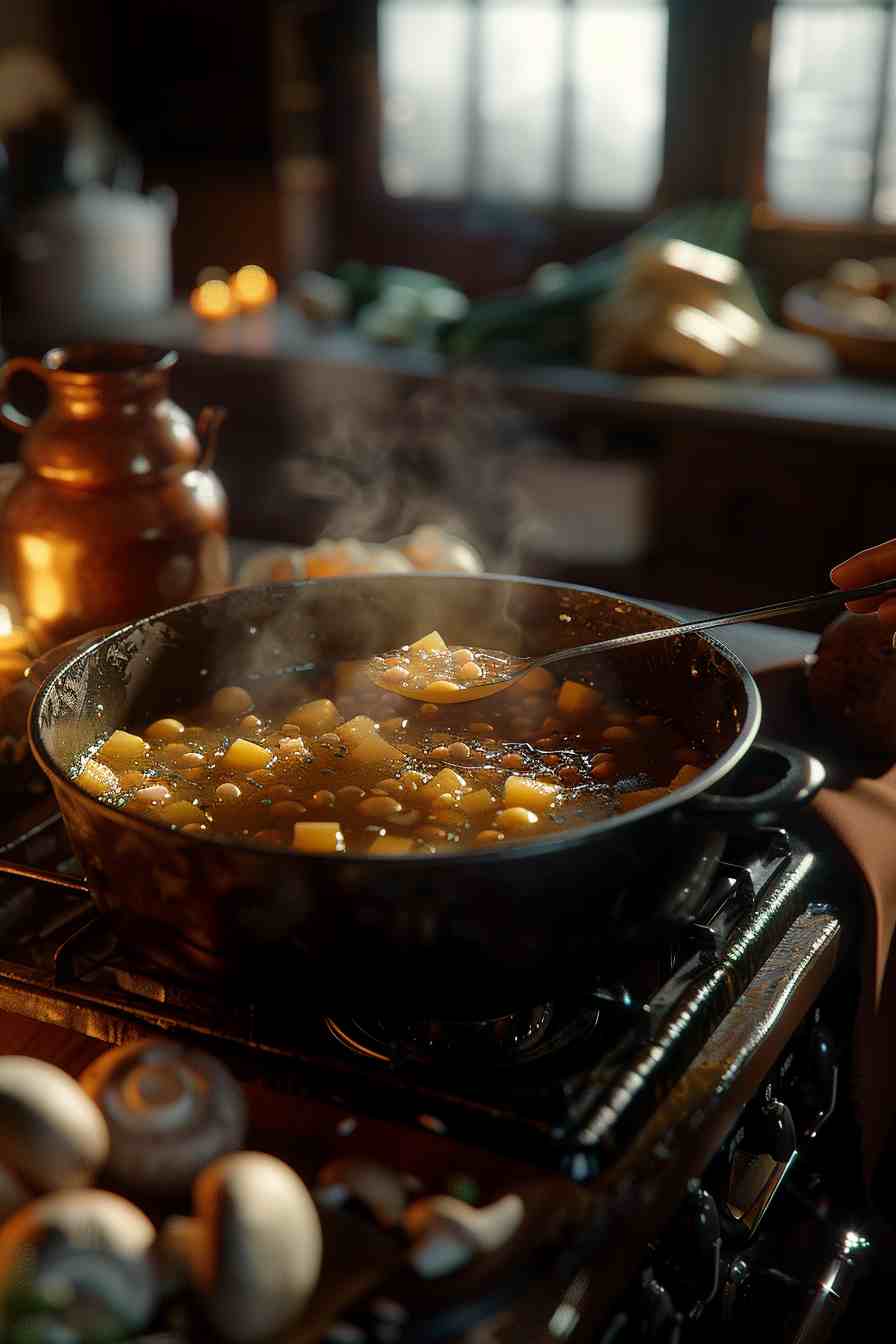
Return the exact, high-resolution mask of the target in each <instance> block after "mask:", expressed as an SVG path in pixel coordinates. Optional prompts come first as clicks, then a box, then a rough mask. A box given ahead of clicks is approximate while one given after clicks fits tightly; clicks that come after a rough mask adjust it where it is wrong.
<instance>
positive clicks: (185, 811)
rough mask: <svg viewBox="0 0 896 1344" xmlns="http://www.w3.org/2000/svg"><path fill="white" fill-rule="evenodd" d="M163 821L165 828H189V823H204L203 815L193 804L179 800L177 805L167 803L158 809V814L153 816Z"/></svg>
mask: <svg viewBox="0 0 896 1344" xmlns="http://www.w3.org/2000/svg"><path fill="white" fill-rule="evenodd" d="M153 815H154V816H155V817H157V818H158V819H159V821H164V823H165V825H166V826H189V825H190V823H191V822H194V821H196V822H199V821H205V813H204V812H203V811H202V809H201V808H199V807H197V806H196V804H195V803H188V802H187V801H186V799H181V801H180V802H177V803H168V804H167V806H165V807H160V808H159V810H158V812H155V813H154V814H153Z"/></svg>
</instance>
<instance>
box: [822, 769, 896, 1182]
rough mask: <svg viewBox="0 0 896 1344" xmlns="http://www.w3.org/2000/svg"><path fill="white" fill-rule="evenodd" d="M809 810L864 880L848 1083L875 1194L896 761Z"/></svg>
mask: <svg viewBox="0 0 896 1344" xmlns="http://www.w3.org/2000/svg"><path fill="white" fill-rule="evenodd" d="M815 809H816V812H817V813H818V814H819V815H820V816H821V817H822V818H823V819H824V821H825V822H826V824H827V825H828V826H829V827H830V829H831V830H832V831H833V832H834V833H835V835H837V836H838V837H839V839H840V840H841V841H842V843H843V844H844V845H845V847H846V849H847V850H848V851H849V853H850V854H851V855H852V857H853V859H854V861H855V863H856V864H857V866H858V868H859V870H860V871H861V873H862V874H863V876H864V878H865V885H866V891H865V897H866V909H865V911H864V920H863V937H862V945H861V955H862V959H863V964H862V966H861V990H860V996H859V1005H858V1012H857V1017H856V1027H855V1070H854V1084H853V1085H854V1093H855V1096H854V1100H855V1105H856V1111H857V1118H858V1121H859V1126H860V1129H861V1134H862V1156H863V1165H864V1173H865V1180H866V1184H867V1187H868V1190H869V1192H870V1193H871V1197H872V1200H874V1198H875V1194H876V1192H877V1191H878V1190H879V1189H880V1188H881V1186H882V1185H885V1186H888V1187H889V1186H890V1185H891V1180H890V1177H891V1175H892V1172H893V1169H894V1167H896V948H894V933H896V766H894V767H893V768H892V769H890V770H888V771H887V772H886V774H884V775H881V776H880V777H879V778H877V779H867V778H858V779H856V780H854V781H853V782H852V783H851V784H850V785H849V786H848V787H847V788H845V789H844V790H843V791H842V792H835V791H834V790H833V789H823V790H822V791H821V793H820V794H819V795H818V797H817V799H816V800H815ZM885 1172H886V1177H885V1179H884V1180H882V1177H884V1173H885ZM890 1193H891V1192H890Z"/></svg>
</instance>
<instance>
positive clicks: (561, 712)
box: [74, 640, 709, 858]
mask: <svg viewBox="0 0 896 1344" xmlns="http://www.w3.org/2000/svg"><path fill="white" fill-rule="evenodd" d="M420 643H422V644H424V645H425V644H426V643H427V641H426V640H424V641H420ZM411 647H414V646H411ZM434 652H436V653H443V652H444V653H447V652H449V651H447V650H438V649H436V650H435V651H434ZM455 652H456V651H455ZM484 708H485V707H484V706H483V705H481V704H480V705H476V704H451V703H448V704H441V705H440V704H438V703H436V701H435V700H427V701H424V702H423V703H420V704H412V705H409V704H408V703H407V701H405V700H403V699H402V698H400V697H399V696H397V695H395V694H392V693H390V692H388V691H384V690H383V689H382V688H380V687H378V686H376V685H374V684H373V682H371V680H370V677H369V664H367V663H363V662H357V663H340V664H337V665H336V666H335V667H333V668H330V669H325V670H322V671H320V672H319V673H316V674H313V675H304V676H302V677H301V678H295V677H293V678H286V677H282V678H278V679H276V680H274V681H273V682H272V683H270V684H269V685H267V686H266V687H265V688H264V689H258V690H257V691H256V690H254V689H250V688H247V687H241V686H225V687H222V688H220V689H219V690H217V691H216V692H215V694H214V695H213V696H212V697H211V699H210V700H209V701H207V702H206V703H205V704H204V705H201V706H198V707H194V708H191V709H190V710H189V711H179V712H178V713H176V714H175V713H172V714H170V715H166V716H165V717H162V718H158V719H156V720H155V721H154V722H152V723H150V724H147V725H144V726H143V727H142V728H141V729H140V731H139V732H138V731H133V730H131V729H130V728H129V729H128V730H127V731H125V730H122V729H119V730H118V731H116V732H114V733H112V734H111V735H110V736H109V737H108V738H106V739H105V740H104V741H103V742H100V743H98V744H97V746H96V747H95V749H94V750H93V751H92V752H91V753H90V755H89V757H88V758H86V759H84V760H82V761H81V762H80V763H79V766H78V768H77V769H76V770H75V772H74V776H75V778H76V781H77V783H78V784H79V785H80V786H81V787H82V788H83V789H84V790H86V792H88V793H90V794H92V795H93V796H94V797H96V798H98V799H100V800H101V801H102V802H103V803H106V804H108V805H109V806H110V807H115V808H120V809H123V810H125V811H127V812H129V813H133V814H135V815H137V816H142V817H146V818H151V819H152V820H154V821H157V822H159V823H160V824H162V825H163V826H167V827H170V828H172V829H175V830H180V831H183V832H185V833H187V834H190V835H200V836H202V835H205V836H224V837H230V838H233V839H236V840H240V841H243V842H250V843H254V844H260V845H269V846H272V847H276V848H287V849H293V850H295V851H297V852H299V853H302V854H315V855H317V854H343V853H345V852H349V853H368V854H373V855H383V856H386V857H390V858H391V857H395V856H402V855H407V854H410V855H414V854H427V853H436V852H456V851H458V850H461V849H469V848H474V847H491V846H503V845H507V844H510V843H515V842H518V841H525V840H527V839H531V838H536V837H544V836H557V835H560V834H563V833H564V832H567V831H569V830H570V829H572V828H575V827H578V826H584V825H588V824H590V823H593V822H596V821H600V820H603V819H605V818H607V817H610V816H612V815H614V814H615V813H618V812H629V811H631V810H632V809H634V808H637V807H640V806H643V805H645V804H646V803H649V802H652V801H653V800H654V799H657V798H663V797H666V796H667V794H668V793H669V791H670V790H672V789H675V788H678V787H680V786H682V785H684V784H687V783H689V782H690V781H691V780H692V779H694V778H696V776H697V775H699V773H700V771H701V770H702V769H703V768H704V767H705V766H706V765H707V764H708V763H709V762H708V759H707V757H706V756H705V755H704V754H703V753H702V752H701V751H699V750H698V749H695V747H694V745H693V744H692V743H689V742H687V741H686V740H685V738H684V737H683V735H682V734H681V733H680V732H679V731H678V730H677V728H676V726H675V725H674V724H672V723H670V722H669V721H668V720H667V719H664V718H661V717H660V716H658V715H656V714H651V713H648V712H645V711H644V710H643V709H638V708H636V707H635V706H633V705H631V704H625V703H622V702H620V701H619V700H613V701H610V700H608V699H607V698H606V697H605V696H604V694H603V693H602V692H601V690H600V688H599V687H595V686H589V685H586V684H584V683H583V682H577V681H564V682H562V684H558V683H557V681H556V680H555V678H554V677H553V676H552V675H551V674H550V672H548V671H547V670H545V669H543V668H540V669H535V670H533V671H531V672H529V673H528V674H527V675H526V676H524V677H523V678H522V679H521V680H519V681H517V682H516V683H515V684H514V685H513V686H512V687H510V688H509V689H508V690H507V692H506V693H505V694H503V695H501V696H499V697H497V698H496V699H494V700H492V701H490V702H489V705H488V712H487V713H485V712H484Z"/></svg>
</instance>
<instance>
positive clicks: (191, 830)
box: [180, 821, 208, 835]
mask: <svg viewBox="0 0 896 1344" xmlns="http://www.w3.org/2000/svg"><path fill="white" fill-rule="evenodd" d="M207 830H208V827H207V826H203V824H202V822H200V821H188V822H187V824H186V826H181V828H180V831H181V835H199V834H200V833H201V832H202V831H207Z"/></svg>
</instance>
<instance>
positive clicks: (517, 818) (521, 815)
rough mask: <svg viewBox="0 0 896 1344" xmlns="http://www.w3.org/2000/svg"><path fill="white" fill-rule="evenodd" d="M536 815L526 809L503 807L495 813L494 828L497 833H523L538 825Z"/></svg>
mask: <svg viewBox="0 0 896 1344" xmlns="http://www.w3.org/2000/svg"><path fill="white" fill-rule="evenodd" d="M538 820H539V818H538V814H537V813H536V812H530V811H529V809H528V807H505V808H504V809H503V811H501V812H496V813H495V826H496V828H497V829H498V830H499V831H525V830H527V829H528V828H529V827H530V826H535V825H537V823H538Z"/></svg>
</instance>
